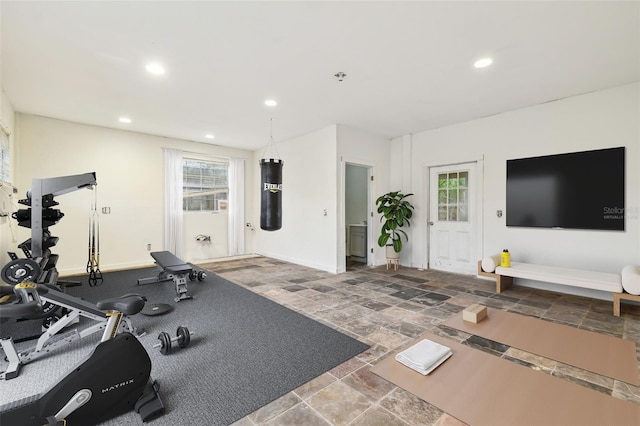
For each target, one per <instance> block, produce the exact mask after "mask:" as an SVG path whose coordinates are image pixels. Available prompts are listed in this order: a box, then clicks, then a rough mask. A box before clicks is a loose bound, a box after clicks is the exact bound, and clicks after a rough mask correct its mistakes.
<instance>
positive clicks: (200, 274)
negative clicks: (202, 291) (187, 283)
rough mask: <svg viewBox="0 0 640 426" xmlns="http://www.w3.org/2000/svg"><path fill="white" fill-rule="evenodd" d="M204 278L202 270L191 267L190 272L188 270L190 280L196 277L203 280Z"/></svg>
mask: <svg viewBox="0 0 640 426" xmlns="http://www.w3.org/2000/svg"><path fill="white" fill-rule="evenodd" d="M205 278H207V274H206V273H205V272H204V271H196V270H195V269H192V270H191V272H189V280H191V281H195V280H196V279H197V280H198V281H204V279H205Z"/></svg>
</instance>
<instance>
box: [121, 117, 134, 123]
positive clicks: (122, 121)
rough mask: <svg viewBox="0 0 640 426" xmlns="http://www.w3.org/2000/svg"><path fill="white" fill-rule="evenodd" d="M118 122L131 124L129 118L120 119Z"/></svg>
mask: <svg viewBox="0 0 640 426" xmlns="http://www.w3.org/2000/svg"><path fill="white" fill-rule="evenodd" d="M119 121H120V122H121V123H131V119H130V118H129V117H120V118H119Z"/></svg>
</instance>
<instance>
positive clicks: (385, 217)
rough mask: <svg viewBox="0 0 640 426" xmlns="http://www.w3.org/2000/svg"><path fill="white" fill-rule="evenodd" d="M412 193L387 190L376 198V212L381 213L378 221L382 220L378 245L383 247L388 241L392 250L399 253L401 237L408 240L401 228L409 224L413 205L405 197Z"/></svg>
mask: <svg viewBox="0 0 640 426" xmlns="http://www.w3.org/2000/svg"><path fill="white" fill-rule="evenodd" d="M412 195H413V194H402V193H400V192H399V191H395V192H389V193H387V194H384V195H381V196H380V197H378V199H377V200H376V205H377V206H378V213H381V214H382V217H381V218H380V222H382V229H381V230H380V236H379V237H378V245H379V246H380V247H384V246H386V245H387V244H388V243H389V240H391V243H392V245H393V251H395V252H396V253H400V251H401V250H402V238H401V236H402V235H404V239H405V240H406V241H409V237H408V236H407V233H406V232H404V231H403V230H402V229H400V228H402V227H403V226H405V225H406V226H411V222H410V219H411V216H413V209H414V207H413V205H411V203H410V202H409V201H407V200H405V198H407V197H410V196H412Z"/></svg>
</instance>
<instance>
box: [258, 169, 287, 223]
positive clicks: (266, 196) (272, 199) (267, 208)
mask: <svg viewBox="0 0 640 426" xmlns="http://www.w3.org/2000/svg"><path fill="white" fill-rule="evenodd" d="M283 166H284V163H283V161H282V160H274V159H273V158H270V159H268V160H267V159H266V158H263V159H262V160H260V175H261V179H260V182H261V185H262V186H261V188H260V190H261V193H262V196H261V203H260V228H261V229H264V230H265V231H277V230H278V229H280V228H282V167H283Z"/></svg>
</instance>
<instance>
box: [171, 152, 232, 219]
mask: <svg viewBox="0 0 640 426" xmlns="http://www.w3.org/2000/svg"><path fill="white" fill-rule="evenodd" d="M189 162H192V163H199V164H214V165H224V166H225V168H226V186H213V185H212V186H210V187H206V188H203V186H204V185H202V182H201V185H200V191H199V192H205V193H209V194H206V195H213V196H214V197H213V198H212V199H211V200H209V201H208V202H210V203H212V204H213V205H214V206H215V207H216V208H215V209H208V208H200V209H189V208H187V207H188V206H187V205H186V199H187V198H191V197H198V195H192V194H194V192H193V191H186V190H185V189H186V188H187V185H188V182H187V181H188V179H187V174H186V173H185V168H186V166H187V163H189ZM202 169H203V168H202V167H200V178H201V181H202V177H203V175H202ZM214 179H215V177H214ZM203 189H206V190H203ZM195 193H197V192H195ZM216 193H224V194H226V197H225V198H221V197H216V196H215V194H216ZM206 195H205V196H206ZM228 200H229V160H228V159H224V158H219V157H216V158H202V157H198V156H193V155H190V156H184V157H183V158H182V212H183V214H220V213H226V212H227V211H228V209H222V210H221V209H219V208H218V206H219V205H220V204H224V203H220V201H224V202H226V203H227V205H228ZM205 202H207V201H205Z"/></svg>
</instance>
